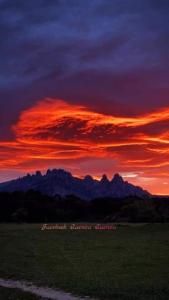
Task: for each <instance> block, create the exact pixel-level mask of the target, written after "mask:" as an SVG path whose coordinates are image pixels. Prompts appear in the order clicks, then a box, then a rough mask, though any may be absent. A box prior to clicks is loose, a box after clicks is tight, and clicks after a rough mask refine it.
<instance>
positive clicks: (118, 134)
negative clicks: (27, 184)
mask: <svg viewBox="0 0 169 300" xmlns="http://www.w3.org/2000/svg"><path fill="white" fill-rule="evenodd" d="M168 125H169V108H165V109H163V110H160V111H157V112H152V113H149V114H146V115H141V116H137V117H122V116H111V115H105V114H101V113H97V112H93V111H91V110H89V109H87V108H85V107H83V106H80V105H72V104H69V103H66V102H64V101H62V100H58V99H45V100H42V101H39V102H38V103H37V104H36V105H35V106H34V107H32V108H30V109H28V110H25V111H23V112H22V113H21V114H20V117H19V120H18V121H17V123H16V124H14V125H13V126H12V130H13V132H14V135H15V140H13V141H7V142H2V141H1V142H0V155H1V159H0V168H1V170H2V169H9V168H16V169H20V170H34V169H37V168H41V169H44V168H47V167H49V166H51V167H52V166H53V167H57V166H58V164H60V165H63V166H64V167H66V166H67V167H68V168H70V169H71V170H72V169H75V171H76V174H78V175H79V176H80V175H82V173H83V172H84V169H85V168H84V165H83V164H82V161H85V162H86V166H87V165H88V164H87V162H89V164H92V160H94V159H98V161H97V164H98V166H100V172H102V169H103V165H104V164H103V163H102V162H104V161H105V160H108V161H109V162H110V163H108V165H110V166H111V170H110V169H109V167H107V169H106V170H107V173H108V174H110V172H112V173H113V172H115V171H120V172H122V173H123V172H125V174H129V177H130V178H131V180H132V181H133V182H134V183H140V182H141V183H142V185H143V186H144V187H145V186H146V187H147V185H148V187H149V190H151V191H153V192H158V193H164V192H167V193H168V194H169V186H168V185H167V184H166V183H167V182H168V178H169V170H167V169H166V168H168V167H169V163H168V161H169V129H168V128H169V127H168ZM79 166H80V167H79ZM98 169H99V167H96V166H93V169H92V173H93V175H94V176H96V177H97V176H99V174H98V173H99V172H98ZM159 169H160V171H159V172H157V171H158V170H159ZM106 170H104V171H106ZM152 170H153V172H156V173H158V175H156V177H155V178H156V179H158V180H159V182H161V185H160V186H159V188H158V191H157V187H156V185H157V183H156V181H154V180H147V181H146V179H145V178H154V176H152ZM139 172H141V173H139ZM133 174H138V176H135V175H133ZM142 174H144V176H143V175H142ZM164 174H165V175H164ZM126 176H127V175H126ZM141 178H142V180H141ZM154 182H155V183H154ZM163 182H165V184H163Z"/></svg>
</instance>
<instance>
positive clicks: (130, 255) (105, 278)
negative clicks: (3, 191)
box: [0, 224, 169, 300]
mask: <svg viewBox="0 0 169 300" xmlns="http://www.w3.org/2000/svg"><path fill="white" fill-rule="evenodd" d="M0 242H1V245H2V246H1V247H0V277H2V278H12V279H24V280H30V281H32V282H34V283H36V284H39V285H47V286H53V287H56V288H60V289H63V290H66V291H70V292H73V293H75V294H79V295H89V296H93V297H98V298H100V299H104V300H106V299H115V300H118V299H121V300H132V299H133V300H165V299H166V300H168V299H169V285H168V282H169V271H168V266H169V224H150V225H143V226H120V227H118V228H117V230H116V231H115V232H96V231H87V232H86V231H72V232H71V231H57V230H54V231H40V225H0ZM7 299H8V298H7ZM14 299H15V298H14ZM21 299H22V298H21ZM3 300H4V298H3ZM5 300H6V299H5Z"/></svg>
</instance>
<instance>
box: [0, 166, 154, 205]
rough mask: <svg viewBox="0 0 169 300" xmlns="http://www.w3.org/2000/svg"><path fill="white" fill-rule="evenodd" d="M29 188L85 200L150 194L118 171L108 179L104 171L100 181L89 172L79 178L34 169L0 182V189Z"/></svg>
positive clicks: (16, 189) (60, 171)
mask: <svg viewBox="0 0 169 300" xmlns="http://www.w3.org/2000/svg"><path fill="white" fill-rule="evenodd" d="M30 189H33V190H37V191H40V192H41V193H43V194H47V195H49V196H55V195H60V196H66V195H70V194H72V195H75V196H78V197H80V198H82V199H84V200H91V199H93V198H100V197H116V198H122V197H127V196H138V197H141V198H144V197H147V196H150V193H149V192H147V191H145V190H144V189H142V188H141V187H138V186H135V185H133V184H131V183H128V182H127V181H124V180H123V178H122V176H120V175H119V174H118V173H116V174H115V175H114V176H113V178H112V180H109V179H108V178H107V176H106V175H105V174H104V175H103V176H102V178H101V179H100V180H96V179H93V178H92V176H91V175H86V176H85V177H84V178H78V177H75V176H73V175H72V174H71V173H70V172H68V171H65V170H64V169H53V170H50V169H48V170H47V172H46V173H45V174H44V175H42V174H41V172H40V171H36V173H35V174H33V175H30V174H27V175H26V176H24V177H21V178H17V179H14V180H11V181H7V182H3V183H0V192H2V191H6V192H14V191H27V190H30Z"/></svg>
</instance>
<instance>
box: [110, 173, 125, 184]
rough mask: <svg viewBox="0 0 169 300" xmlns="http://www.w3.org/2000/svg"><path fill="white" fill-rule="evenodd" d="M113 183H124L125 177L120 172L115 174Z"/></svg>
mask: <svg viewBox="0 0 169 300" xmlns="http://www.w3.org/2000/svg"><path fill="white" fill-rule="evenodd" d="M112 183H114V184H123V183H124V180H123V177H122V176H121V175H120V174H119V173H116V174H114V177H113V179H112Z"/></svg>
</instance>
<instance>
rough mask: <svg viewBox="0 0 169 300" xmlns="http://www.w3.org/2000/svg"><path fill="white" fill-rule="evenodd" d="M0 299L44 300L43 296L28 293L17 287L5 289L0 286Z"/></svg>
mask: <svg viewBox="0 0 169 300" xmlns="http://www.w3.org/2000/svg"><path fill="white" fill-rule="evenodd" d="M0 299H3V300H14V299H15V300H44V298H41V297H36V296H34V295H32V294H30V293H25V292H22V291H18V290H17V289H7V288H2V287H0Z"/></svg>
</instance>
